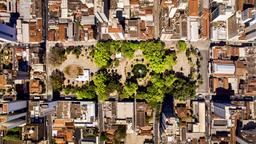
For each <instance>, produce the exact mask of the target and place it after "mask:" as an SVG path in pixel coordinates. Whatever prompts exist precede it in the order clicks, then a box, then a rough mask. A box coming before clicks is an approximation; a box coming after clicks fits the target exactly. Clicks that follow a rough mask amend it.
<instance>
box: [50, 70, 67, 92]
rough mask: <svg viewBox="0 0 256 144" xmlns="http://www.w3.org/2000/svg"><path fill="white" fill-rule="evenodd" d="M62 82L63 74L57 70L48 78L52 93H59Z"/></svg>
mask: <svg viewBox="0 0 256 144" xmlns="http://www.w3.org/2000/svg"><path fill="white" fill-rule="evenodd" d="M64 80H65V76H64V73H63V72H61V71H59V70H57V69H56V70H54V71H53V72H52V74H51V76H50V81H51V85H52V89H53V91H61V90H62V85H63V83H64Z"/></svg>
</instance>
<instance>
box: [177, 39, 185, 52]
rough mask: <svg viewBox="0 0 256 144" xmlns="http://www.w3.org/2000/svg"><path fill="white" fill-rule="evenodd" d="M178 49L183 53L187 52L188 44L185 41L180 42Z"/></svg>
mask: <svg viewBox="0 0 256 144" xmlns="http://www.w3.org/2000/svg"><path fill="white" fill-rule="evenodd" d="M178 48H179V50H180V51H181V52H185V51H186V50H187V44H186V42H185V41H183V40H180V41H179V42H178Z"/></svg>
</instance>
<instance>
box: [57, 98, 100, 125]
mask: <svg viewBox="0 0 256 144" xmlns="http://www.w3.org/2000/svg"><path fill="white" fill-rule="evenodd" d="M56 117H57V118H59V119H72V120H73V122H74V126H76V127H95V126H97V122H96V105H95V102H89V101H88V102H86V101H83V102H82V101H81V102H80V101H58V103H57V110H56Z"/></svg>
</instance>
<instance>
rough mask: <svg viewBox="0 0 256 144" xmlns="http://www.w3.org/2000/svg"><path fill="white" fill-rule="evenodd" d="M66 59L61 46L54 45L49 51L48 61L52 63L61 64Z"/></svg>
mask: <svg viewBox="0 0 256 144" xmlns="http://www.w3.org/2000/svg"><path fill="white" fill-rule="evenodd" d="M66 59H67V57H66V55H65V49H64V48H63V47H57V46H54V47H52V48H51V49H50V52H49V62H50V63H51V64H52V65H56V66H58V65H61V64H62V63H63V62H64V61H65V60H66Z"/></svg>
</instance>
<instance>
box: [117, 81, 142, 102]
mask: <svg viewBox="0 0 256 144" xmlns="http://www.w3.org/2000/svg"><path fill="white" fill-rule="evenodd" d="M137 89H138V85H137V84H136V83H132V82H127V83H126V84H125V85H124V88H123V92H122V94H121V95H120V97H121V98H122V99H124V98H131V97H133V95H134V94H135V93H136V91H137Z"/></svg>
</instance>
